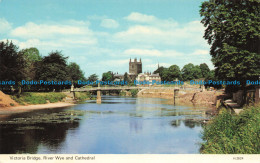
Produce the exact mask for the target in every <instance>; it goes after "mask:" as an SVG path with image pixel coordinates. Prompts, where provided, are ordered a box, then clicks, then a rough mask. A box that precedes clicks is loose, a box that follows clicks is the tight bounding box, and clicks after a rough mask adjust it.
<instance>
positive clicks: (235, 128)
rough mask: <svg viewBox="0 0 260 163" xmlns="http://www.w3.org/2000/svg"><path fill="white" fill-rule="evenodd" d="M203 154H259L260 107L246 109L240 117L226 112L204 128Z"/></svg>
mask: <svg viewBox="0 0 260 163" xmlns="http://www.w3.org/2000/svg"><path fill="white" fill-rule="evenodd" d="M202 134H203V136H202V138H203V140H204V141H205V142H204V143H203V144H202V148H201V153H205V154H259V153H260V105H258V106H255V107H250V108H245V111H243V112H241V113H240V114H239V115H232V114H231V113H229V112H227V111H226V110H221V113H220V114H219V115H218V116H216V117H215V118H214V119H213V120H212V121H211V122H210V123H209V124H207V125H206V126H205V127H204V131H203V133H202Z"/></svg>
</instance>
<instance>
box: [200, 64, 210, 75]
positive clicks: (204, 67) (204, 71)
mask: <svg viewBox="0 0 260 163" xmlns="http://www.w3.org/2000/svg"><path fill="white" fill-rule="evenodd" d="M200 71H201V76H202V77H203V78H206V77H207V76H208V74H209V73H210V69H209V67H208V65H207V64H206V63H202V64H200Z"/></svg>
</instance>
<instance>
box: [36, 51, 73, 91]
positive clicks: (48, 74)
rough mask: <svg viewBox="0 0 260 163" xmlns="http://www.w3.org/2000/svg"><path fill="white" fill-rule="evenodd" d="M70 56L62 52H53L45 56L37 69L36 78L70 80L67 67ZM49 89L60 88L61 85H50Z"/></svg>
mask: <svg viewBox="0 0 260 163" xmlns="http://www.w3.org/2000/svg"><path fill="white" fill-rule="evenodd" d="M67 59H68V57H64V56H63V55H62V53H61V52H59V51H55V52H51V53H50V54H49V55H48V56H45V57H44V58H43V59H42V61H41V63H40V66H39V67H38V69H37V70H36V79H37V80H45V81H66V80H70V75H69V71H68V67H67ZM48 88H49V89H54V88H55V89H60V88H61V87H60V86H49V87H48Z"/></svg>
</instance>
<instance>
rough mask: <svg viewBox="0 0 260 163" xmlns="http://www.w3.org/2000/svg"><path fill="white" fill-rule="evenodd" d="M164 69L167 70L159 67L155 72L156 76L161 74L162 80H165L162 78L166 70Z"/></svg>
mask: <svg viewBox="0 0 260 163" xmlns="http://www.w3.org/2000/svg"><path fill="white" fill-rule="evenodd" d="M164 69H165V68H164V67H163V66H161V67H158V68H157V70H155V71H154V72H153V73H154V74H157V73H159V75H160V77H161V79H162V78H163V77H162V76H163V70H164Z"/></svg>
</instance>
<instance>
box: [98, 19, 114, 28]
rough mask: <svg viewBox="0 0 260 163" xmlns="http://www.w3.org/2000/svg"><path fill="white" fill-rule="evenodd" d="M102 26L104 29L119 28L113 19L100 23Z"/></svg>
mask: <svg viewBox="0 0 260 163" xmlns="http://www.w3.org/2000/svg"><path fill="white" fill-rule="evenodd" d="M100 26H101V27H104V28H117V27H118V26H119V24H118V22H117V21H115V20H113V19H103V20H102V21H101V23H100Z"/></svg>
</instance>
